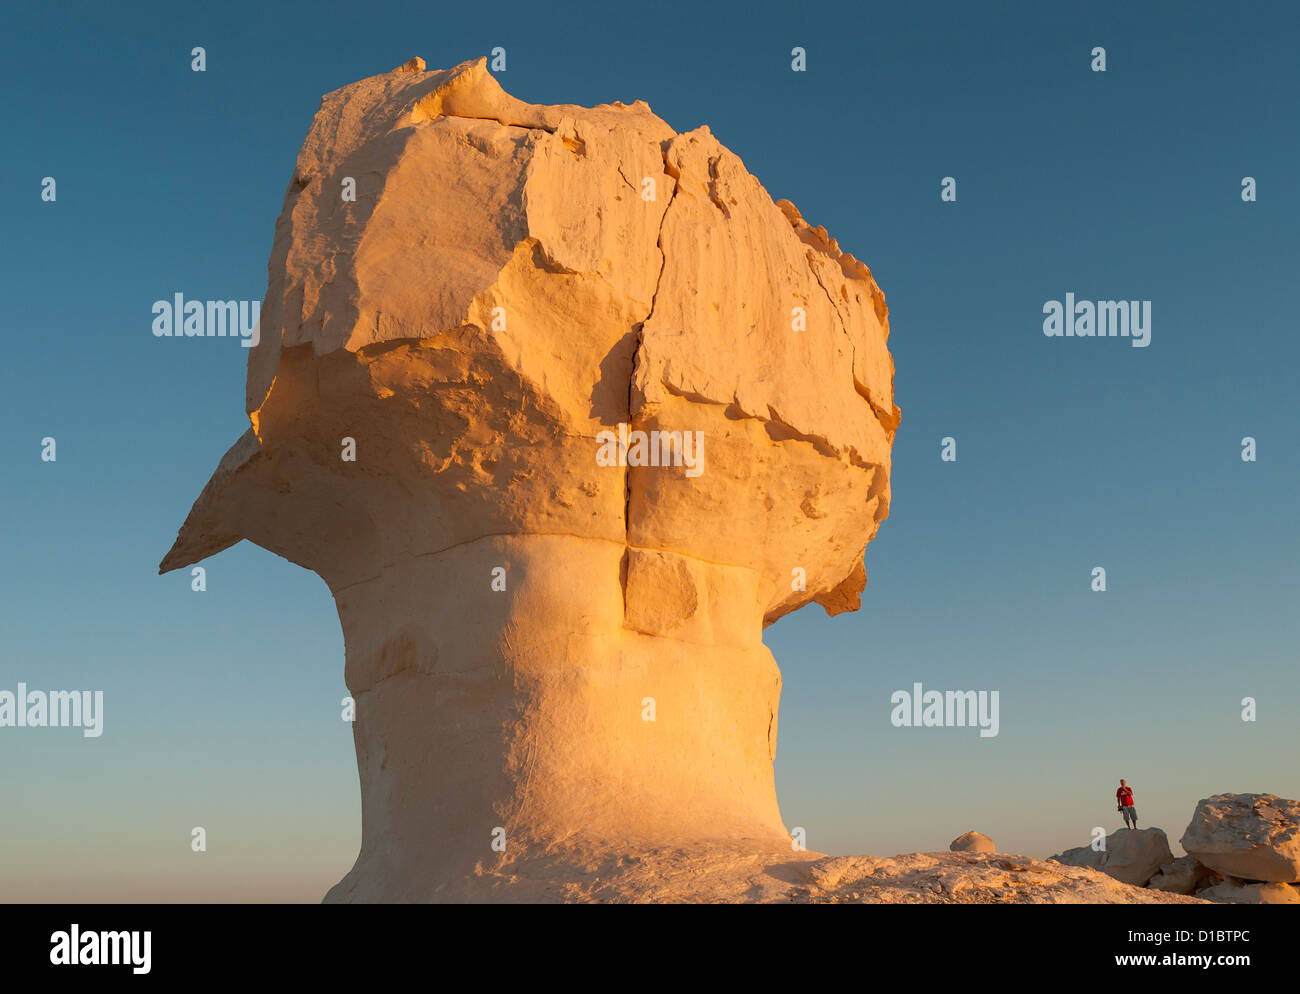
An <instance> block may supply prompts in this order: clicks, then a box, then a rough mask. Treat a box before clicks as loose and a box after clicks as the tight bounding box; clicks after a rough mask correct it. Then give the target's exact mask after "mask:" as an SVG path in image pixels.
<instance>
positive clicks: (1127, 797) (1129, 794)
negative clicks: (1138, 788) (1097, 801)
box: [1115, 787, 1133, 808]
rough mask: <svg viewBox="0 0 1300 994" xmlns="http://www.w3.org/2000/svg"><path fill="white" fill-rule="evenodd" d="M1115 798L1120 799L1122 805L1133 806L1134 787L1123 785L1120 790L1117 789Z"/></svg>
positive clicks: (1125, 806)
mask: <svg viewBox="0 0 1300 994" xmlns="http://www.w3.org/2000/svg"><path fill="white" fill-rule="evenodd" d="M1115 800H1117V801H1119V803H1120V807H1124V808H1131V807H1133V788H1132V787H1121V788H1120V789H1119V790H1117V791H1115Z"/></svg>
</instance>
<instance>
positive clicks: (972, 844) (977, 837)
mask: <svg viewBox="0 0 1300 994" xmlns="http://www.w3.org/2000/svg"><path fill="white" fill-rule="evenodd" d="M948 849H949V851H951V852H997V851H998V847H997V846H995V845H994V844H993V840H992V839H990V838H989V837H988V836H987V835H984V834H982V833H980V832H974V831H971V832H967V833H966V834H965V835H959V836H957V838H955V839H953V840H952V841H951V842H950V843H948Z"/></svg>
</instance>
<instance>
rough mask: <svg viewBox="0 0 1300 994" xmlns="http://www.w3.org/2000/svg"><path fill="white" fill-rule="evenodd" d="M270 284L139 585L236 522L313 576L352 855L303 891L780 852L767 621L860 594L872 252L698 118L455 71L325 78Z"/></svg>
mask: <svg viewBox="0 0 1300 994" xmlns="http://www.w3.org/2000/svg"><path fill="white" fill-rule="evenodd" d="M269 271H270V280H269V285H268V287H267V293H266V300H265V302H264V304H263V308H262V324H261V329H260V344H259V345H258V346H257V347H255V348H254V349H252V351H251V352H250V357H249V365H248V383H247V409H248V413H249V419H250V422H251V427H250V429H249V430H248V431H247V432H246V433H245V434H244V436H243V437H242V438H240V439H239V440H238V441H237V442H236V443H235V445H234V446H233V447H232V448H231V449H230V451H229V452H228V453H227V454H226V456H225V457H224V458H223V459H222V461H221V463H220V465H219V466H218V467H217V470H216V472H215V473H214V475H213V477H212V479H211V480H210V481H209V483H208V485H207V487H206V488H205V489H204V490H203V493H202V494H201V495H200V496H199V499H198V500H197V502H196V503H195V505H194V508H193V510H192V511H191V512H190V515H189V517H188V518H187V519H186V521H185V524H184V525H183V527H182V528H181V531H180V534H179V536H178V538H177V540H176V544H175V546H174V547H173V548H172V550H171V551H170V552H169V553H168V555H167V557H166V558H165V559H164V560H163V563H162V569H163V570H164V571H166V570H170V569H176V568H179V567H183V566H187V565H189V564H191V563H194V562H196V561H198V560H201V559H203V558H204V557H207V556H210V555H212V554H214V553H216V552H219V551H221V550H222V549H225V548H227V547H229V546H230V545H232V544H234V543H235V542H238V541H239V540H241V539H248V540H249V541H252V542H254V543H256V544H258V545H260V546H262V547H264V548H266V549H269V550H271V551H272V552H275V553H277V554H279V555H281V556H284V557H285V558H287V559H289V560H291V561H292V562H295V563H298V564H299V565H301V566H303V567H305V568H307V569H310V570H313V571H314V572H316V573H318V574H319V575H320V576H321V577H322V578H323V579H324V580H325V581H326V583H327V584H328V585H329V587H330V589H331V591H332V592H333V594H334V597H335V600H336V601H337V604H338V611H339V616H340V619H341V621H342V626H343V632H344V637H345V641H346V651H347V662H346V679H347V684H348V687H349V688H350V690H351V693H352V695H353V697H354V698H355V700H356V707H357V714H356V721H355V724H354V734H355V740H356V747H357V761H358V767H359V771H360V781H361V798H362V811H363V838H362V846H361V853H360V856H359V857H358V859H357V863H356V865H355V867H354V868H353V869H352V871H351V872H350V873H348V874H347V876H346V877H345V878H344V879H343V880H342V881H341V882H340V883H339V884H338V885H337V886H336V887H335V888H334V889H333V890H332V891H331V892H330V895H329V899H331V900H343V901H348V900H351V901H367V900H400V901H428V900H467V899H468V900H478V899H484V900H513V899H556V900H563V899H572V898H574V897H575V896H578V895H579V892H580V891H581V887H580V886H579V885H578V884H576V883H575V881H581V880H583V879H589V878H591V877H592V875H595V876H598V877H599V878H600V879H601V881H602V882H603V883H602V885H603V886H605V887H609V888H613V890H610V891H608V892H606V893H603V896H604V897H606V898H617V897H619V896H625V897H628V898H632V899H636V898H638V897H646V896H647V895H648V894H649V890H648V889H647V888H650V887H651V885H650V884H648V883H646V882H645V875H644V874H642V875H641V876H640V877H636V879H633V878H634V877H635V874H634V873H633V872H632V871H633V868H634V867H635V866H637V864H638V863H639V862H640V861H641V860H643V859H645V858H646V855H647V854H650V853H662V852H664V851H667V850H671V851H674V852H680V853H682V854H687V855H689V854H690V853H698V854H703V855H702V857H701V858H707V859H709V860H712V861H714V862H715V863H716V861H717V860H724V861H725V860H728V859H734V860H739V861H740V863H738V864H737V865H740V864H743V863H744V862H745V861H746V860H751V859H755V858H758V859H760V860H767V861H768V862H769V863H770V862H771V860H772V859H778V858H784V859H787V860H789V859H791V858H795V859H799V858H803V857H802V856H801V855H800V854H798V853H792V851H791V843H790V837H789V834H788V833H787V831H786V828H785V826H784V825H783V824H782V820H781V816H780V812H779V810H778V808H777V801H776V793H775V789H774V784H773V774H772V760H773V757H774V755H775V750H776V737H777V706H778V699H779V695H780V687H781V675H780V671H779V669H778V668H777V665H776V662H775V660H774V659H773V658H772V655H771V653H769V652H768V650H767V649H766V647H765V646H764V645H763V642H762V630H763V627H764V626H765V625H766V624H769V623H771V622H772V621H774V620H776V619H777V618H779V617H781V616H782V615H784V614H787V613H789V612H790V611H794V610H797V609H798V608H800V607H802V606H804V605H806V604H808V603H809V602H812V601H815V602H817V603H819V604H821V605H822V606H823V607H824V608H825V609H826V611H827V612H828V613H831V614H836V613H839V612H841V611H847V610H854V609H856V608H857V606H858V597H859V593H860V592H861V590H862V589H863V584H864V583H865V579H866V576H865V572H864V569H863V555H864V551H865V548H866V545H867V543H868V542H869V541H870V540H871V538H872V537H873V536H874V535H875V533H876V530H877V528H878V527H879V525H880V522H881V521H883V520H884V518H885V516H886V514H887V513H888V508H889V492H890V491H889V457H890V446H891V443H892V440H893V435H894V431H895V429H896V427H897V425H898V419H899V412H898V408H897V407H896V406H895V405H894V401H893V363H892V360H891V358H890V355H889V352H888V349H887V346H886V340H887V338H888V331H889V325H888V318H887V313H886V308H885V302H884V296H883V294H882V293H881V291H880V289H879V287H877V285H876V283H875V281H874V280H873V279H872V277H871V274H870V272H869V271H868V269H867V267H866V266H865V265H863V264H862V263H861V262H858V261H857V260H856V259H854V258H853V257H852V256H850V255H847V254H845V253H842V252H841V251H840V249H839V247H838V245H837V244H836V243H835V241H834V240H833V239H831V238H830V237H829V236H828V235H827V234H826V231H825V229H823V228H812V227H810V226H809V225H808V224H806V223H805V222H804V221H803V219H802V218H801V217H800V216H799V214H798V212H797V211H796V210H795V209H794V207H793V206H792V205H790V204H789V203H787V202H785V201H780V202H776V203H774V202H773V201H772V199H771V198H770V197H769V196H768V194H767V192H766V191H765V190H764V189H763V187H762V186H761V185H760V184H759V182H758V181H757V180H756V179H755V178H754V177H753V176H751V175H750V174H749V173H748V172H747V171H746V170H745V167H744V165H743V164H742V163H741V162H740V160H739V159H738V158H737V157H736V156H735V155H733V154H732V153H731V152H729V151H728V150H727V149H726V148H724V147H723V146H722V145H720V144H719V143H718V142H717V140H716V139H714V137H713V136H712V135H711V134H710V133H709V130H708V129H707V128H699V129H697V130H695V131H691V132H688V133H685V134H680V135H679V134H677V133H675V132H674V131H673V130H672V128H670V127H669V126H668V125H667V124H666V123H665V122H664V121H662V120H660V119H659V118H658V117H656V116H655V115H654V114H653V113H651V111H650V108H649V107H648V106H646V104H645V103H643V102H640V101H638V102H637V103H635V104H632V105H630V106H627V105H624V104H619V103H616V104H612V105H601V106H598V107H594V108H585V107H577V106H568V105H561V106H537V105H531V104H525V103H522V102H521V101H519V100H516V99H515V98H513V97H511V96H509V95H508V94H506V93H505V92H504V91H503V90H502V89H501V88H500V87H499V86H498V84H497V83H496V81H495V79H494V78H493V77H492V76H491V75H490V74H489V73H488V71H487V69H486V66H485V63H484V60H481V59H480V60H477V61H474V62H466V63H462V64H461V65H459V66H457V67H455V68H454V69H449V70H442V71H438V72H426V71H424V65H423V63H422V62H421V61H420V60H412V62H410V63H408V64H407V65H405V66H403V67H401V68H399V69H397V70H394V71H393V72H390V73H388V74H386V75H382V76H374V77H371V78H369V79H364V80H361V81H359V82H357V83H353V84H351V85H350V86H346V87H344V88H342V89H340V90H337V91H335V92H333V93H330V94H327V95H326V96H325V97H324V98H323V100H322V102H321V108H320V110H319V111H318V112H317V114H316V117H315V119H314V121H313V122H312V125H311V128H310V131H309V133H308V135H307V138H306V141H305V142H304V143H303V146H302V150H301V152H300V153H299V156H298V162H297V166H296V168H295V170H294V175H293V178H292V180H291V182H290V185H289V190H288V192H287V194H286V197H285V203H284V208H283V211H282V213H281V215H280V218H279V220H278V222H277V224H276V229H275V242H274V245H273V247H272V251H271V260H270V266H269ZM683 858H686V855H684V857H683ZM584 875H585V876H584ZM621 879H626V880H627V883H626V886H625V887H623V889H622V890H619V889H618V888H619V886H620V885H619V883H618V881H619V880H621ZM638 881H640V882H638ZM660 885H661V884H660ZM660 885H656V886H660ZM575 887H576V888H578V889H577V890H575ZM581 893H586V892H585V891H581Z"/></svg>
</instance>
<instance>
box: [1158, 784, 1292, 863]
mask: <svg viewBox="0 0 1300 994" xmlns="http://www.w3.org/2000/svg"><path fill="white" fill-rule="evenodd" d="M1181 844H1182V847H1183V848H1184V849H1185V850H1187V852H1188V854H1189V855H1192V856H1195V857H1196V858H1197V859H1198V860H1199V861H1200V862H1201V863H1202V864H1203V865H1205V866H1208V867H1209V868H1210V869H1212V870H1214V871H1216V872H1217V873H1220V874H1223V875H1225V876H1234V877H1240V878H1242V879H1244V880H1257V881H1277V882H1281V883H1292V882H1296V881H1300V801H1292V800H1287V799H1286V798H1282V797H1278V796H1277V795H1276V794H1216V795H1214V796H1213V797H1207V798H1205V799H1203V800H1202V801H1200V803H1198V804H1197V805H1196V811H1195V813H1194V814H1193V815H1192V820H1191V823H1190V824H1189V825H1188V826H1187V831H1185V832H1184V833H1183V837H1182V839H1181Z"/></svg>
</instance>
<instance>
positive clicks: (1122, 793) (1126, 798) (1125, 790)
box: [1115, 780, 1138, 828]
mask: <svg viewBox="0 0 1300 994" xmlns="http://www.w3.org/2000/svg"><path fill="white" fill-rule="evenodd" d="M1115 802H1116V803H1117V804H1118V805H1119V806H1118V807H1117V808H1116V809H1115V810H1116V811H1119V812H1120V813H1122V814H1123V815H1124V826H1125V827H1126V828H1137V827H1138V809H1137V808H1135V807H1133V788H1132V787H1130V786H1129V785H1128V784H1127V783H1125V782H1124V781H1123V780H1121V781H1120V782H1119V790H1117V791H1115ZM1129 822H1132V823H1133V824H1131V825H1130V824H1129Z"/></svg>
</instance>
